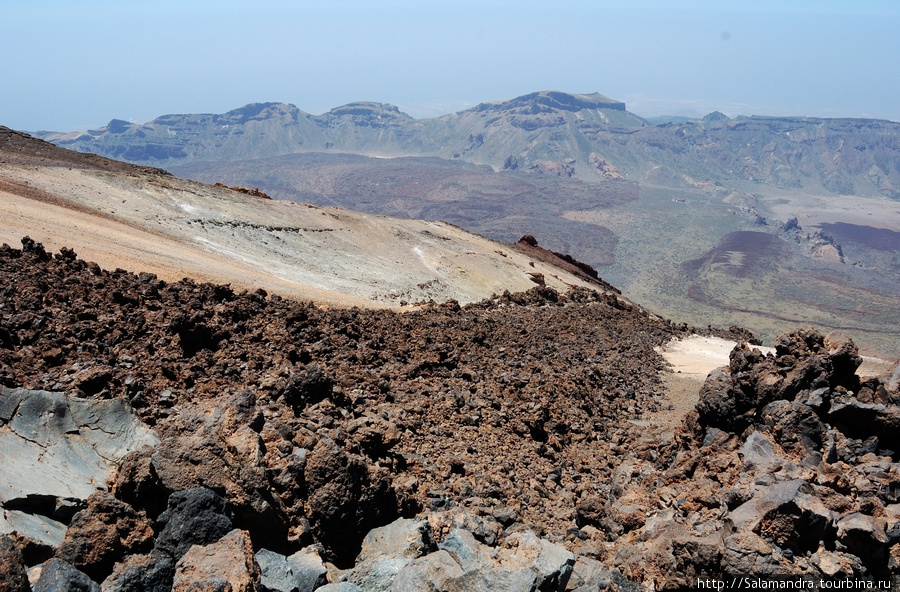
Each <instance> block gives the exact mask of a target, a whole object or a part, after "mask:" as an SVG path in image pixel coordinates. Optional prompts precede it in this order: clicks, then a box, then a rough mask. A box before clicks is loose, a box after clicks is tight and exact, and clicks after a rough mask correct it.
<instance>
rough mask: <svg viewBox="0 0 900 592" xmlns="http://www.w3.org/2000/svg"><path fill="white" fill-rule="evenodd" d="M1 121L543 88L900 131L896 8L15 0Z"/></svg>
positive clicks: (740, 0) (667, 106) (809, 1)
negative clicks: (858, 120) (872, 123)
mask: <svg viewBox="0 0 900 592" xmlns="http://www.w3.org/2000/svg"><path fill="white" fill-rule="evenodd" d="M0 23H3V27H2V34H0V125H5V126H7V127H11V128H13V129H19V130H24V131H39V130H52V131H74V130H85V129H91V128H96V127H100V126H102V125H105V124H106V123H107V122H109V120H111V119H114V118H116V119H124V120H127V121H134V122H138V123H144V122H147V121H150V120H152V119H153V118H155V117H158V116H160V115H165V114H170V113H224V112H225V111H229V110H231V109H235V108H238V107H241V106H243V105H245V104H248V103H254V102H268V101H273V102H285V103H292V104H294V105H296V106H297V107H299V108H300V109H301V110H303V111H306V112H308V113H312V114H320V113H323V112H325V111H328V110H330V109H332V108H334V107H337V106H340V105H344V104H346V103H349V102H352V101H378V102H384V103H392V104H394V105H397V106H399V107H400V109H401V110H402V111H405V112H406V113H409V114H410V115H412V116H413V117H417V118H422V117H433V116H437V115H441V114H444V113H450V112H454V111H458V110H462V109H465V108H468V107H471V106H474V105H476V104H478V103H480V102H484V101H493V100H502V99H510V98H513V97H516V96H520V95H523V94H527V93H530V92H534V91H539V90H560V91H565V92H572V93H591V92H599V93H601V94H604V95H606V96H608V97H611V98H613V99H617V100H620V101H624V102H625V103H626V107H627V109H628V110H629V111H631V112H633V113H636V114H638V115H641V116H643V117H655V116H660V115H687V116H701V115H704V114H706V113H709V112H711V111H714V110H718V111H722V112H723V113H725V114H726V115H729V116H732V117H733V116H737V115H755V114H758V115H806V116H815V117H871V118H880V119H890V120H893V121H900V2H897V1H896V0H840V1H838V0H778V1H773V0H747V1H745V0H684V1H678V0H669V1H664V0H618V1H616V2H612V1H607V0H593V1H567V0H556V1H555V2H549V1H548V0H540V1H532V0H520V1H517V2H512V1H508V0H477V1H474V0H473V1H469V0H460V1H453V2H451V1H445V0H420V1H412V0H379V1H377V2H373V1H362V0H329V1H324V0H311V1H304V0H291V1H287V0H253V1H239V0H215V1H212V0H178V1H171V0H153V1H152V2H150V1H141V0H115V1H112V0H0Z"/></svg>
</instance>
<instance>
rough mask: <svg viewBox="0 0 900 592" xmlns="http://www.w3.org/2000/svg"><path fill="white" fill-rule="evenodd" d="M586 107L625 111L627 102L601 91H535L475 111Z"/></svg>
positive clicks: (482, 104) (535, 110)
mask: <svg viewBox="0 0 900 592" xmlns="http://www.w3.org/2000/svg"><path fill="white" fill-rule="evenodd" d="M585 109H613V110H616V111H625V103H623V102H621V101H616V100H615V99H610V98H609V97H607V96H604V95H601V94H600V93H591V94H575V93H565V92H560V91H556V90H544V91H539V92H533V93H530V94H527V95H522V96H521V97H516V98H515V99H510V100H508V101H493V102H489V103H481V104H480V105H477V106H475V107H473V109H472V110H473V111H516V112H519V113H523V114H535V113H548V112H552V111H583V110H585Z"/></svg>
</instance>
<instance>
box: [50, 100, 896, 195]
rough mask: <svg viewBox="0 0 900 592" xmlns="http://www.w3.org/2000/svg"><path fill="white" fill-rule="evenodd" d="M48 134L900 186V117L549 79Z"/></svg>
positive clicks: (138, 147) (572, 173)
mask: <svg viewBox="0 0 900 592" xmlns="http://www.w3.org/2000/svg"><path fill="white" fill-rule="evenodd" d="M35 135H36V136H38V137H40V138H43V139H45V140H48V141H51V142H53V143H55V144H57V145H59V146H62V147H65V148H69V149H72V150H77V151H80V152H92V153H96V154H101V155H103V156H107V157H110V158H117V159H122V160H127V161H129V162H134V163H139V164H146V165H152V166H158V167H172V166H177V165H184V164H187V163H191V162H198V161H220V162H221V161H238V160H248V159H259V158H267V157H271V156H281V155H286V154H297V153H306V152H337V153H354V154H363V155H368V156H384V157H395V156H437V157H441V158H446V159H453V160H462V161H466V162H471V163H475V164H487V165H490V166H492V167H493V168H494V169H495V170H501V169H519V170H531V171H534V172H537V173H544V174H555V175H559V176H567V177H576V178H579V179H582V180H585V181H588V182H590V181H594V180H597V179H600V178H607V179H629V180H637V181H641V182H645V183H650V184H658V185H663V186H667V185H671V184H673V183H674V184H675V185H678V186H680V185H683V184H684V183H687V184H692V183H695V182H699V181H705V180H708V181H719V182H724V183H728V184H734V183H747V185H746V186H745V187H742V188H743V189H744V190H748V188H750V187H752V186H753V185H758V184H763V185H767V186H771V187H780V188H786V189H805V190H810V191H827V192H829V193H839V194H840V193H848V194H850V193H852V194H855V195H872V196H884V197H891V198H900V123H895V122H890V121H882V120H869V119H821V118H809V117H764V116H753V117H737V118H734V119H729V118H728V117H726V116H724V115H722V114H721V113H714V114H710V116H707V117H706V118H704V119H703V120H691V121H684V122H675V123H666V124H661V125H653V124H651V123H650V122H648V121H647V120H645V119H643V118H641V117H639V116H637V115H635V114H633V113H631V112H629V111H627V109H626V105H625V103H622V102H620V101H616V100H613V99H610V98H608V97H606V96H604V95H601V94H599V93H593V94H571V93H564V92H558V91H542V92H535V93H530V94H527V95H523V96H520V97H517V98H514V99H510V100H505V101H494V102H485V103H481V104H479V105H476V106H475V107H472V108H471V109H467V110H465V111H460V112H457V113H451V114H448V115H443V116H441V117H436V118H430V119H413V118H412V117H410V116H409V115H407V114H406V113H403V112H402V111H400V110H399V109H398V108H397V107H396V106H394V105H391V104H387V103H375V102H356V103H350V104H347V105H343V106H340V107H336V108H334V109H332V110H331V111H328V112H327V113H324V114H322V115H311V114H309V113H305V112H303V111H301V110H300V109H298V108H297V107H296V106H294V105H290V104H284V103H253V104H250V105H246V106H244V107H241V108H239V109H234V110H232V111H229V112H227V113H223V114H187V115H164V116H162V117H158V118H156V119H154V120H153V121H151V122H148V123H145V124H135V123H129V122H126V121H122V120H118V119H114V120H112V121H111V122H110V123H109V124H108V125H107V126H105V127H102V128H99V129H96V130H88V131H84V132H75V133H68V134H65V133H56V132H39V133H37V134H35Z"/></svg>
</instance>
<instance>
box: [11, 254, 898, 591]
mask: <svg viewBox="0 0 900 592" xmlns="http://www.w3.org/2000/svg"><path fill="white" fill-rule="evenodd" d="M22 246H23V248H22V250H17V249H12V248H10V247H8V246H4V247H3V248H2V249H0V274H2V277H3V279H4V282H3V285H4V286H6V287H5V288H4V289H2V290H0V383H2V385H4V386H3V387H2V390H0V419H2V424H0V437H2V438H3V441H4V442H5V444H4V455H5V458H6V459H8V460H9V461H11V462H10V465H6V464H5V465H4V467H7V466H19V463H20V460H19V458H20V455H21V454H25V455H26V456H27V455H29V454H32V453H28V452H21V453H20V452H19V449H20V448H21V446H20V445H19V444H18V442H23V443H25V442H34V443H36V444H37V445H38V446H44V447H45V451H44V452H43V453H42V454H41V457H42V459H43V461H42V462H43V464H42V465H40V466H38V468H37V469H36V470H37V471H40V472H41V473H46V474H47V475H65V476H66V478H67V479H68V480H69V482H70V484H71V485H75V484H76V483H77V482H78V480H79V479H84V478H88V479H93V480H88V481H87V483H88V484H90V486H89V487H87V490H85V491H81V490H77V491H76V490H75V489H74V488H70V489H69V490H60V491H49V490H48V491H41V492H38V493H36V494H32V493H28V492H27V491H25V490H22V491H24V493H22V494H11V495H5V496H4V498H3V500H2V505H3V521H2V522H0V530H2V532H3V533H7V534H8V535H9V536H8V537H3V536H0V550H2V552H3V553H4V554H5V557H7V558H8V560H7V561H4V562H3V567H2V568H0V581H3V582H10V583H9V584H6V585H8V586H9V587H8V589H11V590H28V589H29V588H28V583H27V581H26V579H25V578H26V572H29V573H30V577H31V580H32V582H33V585H34V590H48V589H54V588H52V586H59V585H67V586H73V585H76V583H77V582H82V584H78V585H81V586H82V588H79V589H98V585H99V584H101V583H102V589H103V590H170V589H171V590H187V589H193V588H191V587H192V586H213V585H214V582H215V581H220V582H222V581H227V582H228V583H229V585H230V586H231V589H235V590H237V589H240V590H266V589H269V590H294V589H298V590H299V589H301V588H299V587H298V586H299V585H298V584H297V583H296V582H297V581H298V580H297V579H295V580H289V581H292V582H295V583H288V584H284V583H278V582H279V581H281V580H279V578H282V576H283V577H284V578H287V577H288V576H290V577H291V578H294V577H295V576H296V578H298V579H300V580H303V581H304V582H307V583H306V584H305V586H306V587H304V588H302V589H304V590H313V589H323V590H326V591H329V590H338V589H343V590H357V589H362V590H388V589H390V590H407V589H409V590H412V589H434V590H491V589H506V590H535V589H542V590H575V589H578V590H597V589H601V588H609V587H613V589H614V588H615V587H618V588H619V589H634V588H633V587H634V586H635V585H637V584H638V583H640V584H642V585H644V586H652V587H654V588H655V589H678V588H683V587H684V586H687V585H691V584H692V583H693V582H694V581H695V579H696V578H697V577H713V578H726V577H727V578H730V577H732V576H735V575H739V574H741V575H743V574H747V573H750V574H753V575H756V576H759V577H762V578H772V577H776V576H804V577H809V578H816V579H818V578H828V579H835V580H842V579H844V578H857V579H859V578H877V579H878V580H879V581H883V580H887V579H891V578H895V577H896V576H897V574H898V564H897V562H896V557H897V556H898V553H900V551H897V549H900V544H898V541H900V538H898V537H897V536H896V531H897V529H898V528H900V522H898V520H900V511H898V510H897V507H898V504H897V490H898V487H900V486H898V483H900V464H898V463H896V460H897V459H896V455H897V452H896V450H897V449H898V446H897V442H895V440H896V423H897V422H898V421H900V419H898V418H900V414H898V409H900V407H897V402H898V401H900V391H898V376H900V375H898V370H897V369H896V368H895V369H894V371H893V373H892V374H891V373H889V374H888V375H886V376H884V377H883V378H881V379H868V380H866V381H861V380H860V379H859V378H858V377H857V376H856V375H855V374H854V371H855V369H856V367H857V365H858V364H859V362H860V359H859V356H858V354H857V353H856V348H855V346H854V345H853V344H852V343H850V342H847V341H833V340H826V339H823V338H822V336H821V335H819V334H817V333H815V332H810V331H803V332H798V333H795V334H792V335H789V336H787V337H785V338H784V339H782V340H781V341H779V343H778V345H777V348H776V353H775V355H774V356H773V355H772V354H769V355H763V354H761V353H759V352H754V351H751V350H749V349H746V348H744V349H740V348H738V349H736V350H735V351H734V352H733V353H732V354H731V362H730V365H729V367H727V368H724V369H722V370H721V371H718V372H715V373H713V374H712V375H711V376H710V377H709V379H708V380H707V382H706V385H705V386H704V389H703V391H702V393H701V398H700V402H699V404H698V405H697V409H696V411H695V412H693V413H691V414H689V415H688V416H687V417H686V418H685V420H684V423H683V427H682V428H681V429H680V430H679V431H678V432H677V433H676V435H675V437H674V438H671V437H669V436H666V435H665V432H664V431H662V430H654V429H652V426H653V425H655V421H654V417H655V416H656V415H659V414H662V415H665V414H667V413H668V411H667V409H668V408H670V407H669V405H670V403H668V402H667V400H666V396H665V392H664V389H663V388H662V384H661V382H660V374H659V373H660V371H661V370H663V369H664V367H665V364H664V362H663V360H662V358H661V357H659V354H657V353H656V351H655V348H656V347H659V346H660V345H662V344H663V343H664V342H666V341H667V340H668V339H670V338H671V337H673V336H678V335H686V334H687V333H688V332H690V329H689V328H687V327H685V326H674V325H672V324H671V323H668V322H665V321H662V320H660V319H658V318H656V317H653V316H649V315H648V314H647V313H646V312H644V311H642V310H641V309H639V308H636V307H634V306H632V305H629V304H627V303H625V302H623V301H621V300H619V299H617V298H616V297H615V296H614V295H602V294H599V293H596V292H591V291H586V290H577V291H573V292H571V293H569V294H567V295H561V294H559V293H557V292H555V291H552V290H549V289H547V288H534V289H532V290H531V291H530V292H527V293H521V294H507V295H504V296H499V297H495V298H493V299H491V300H486V301H484V302H480V303H476V304H471V305H468V306H465V307H460V306H459V305H457V304H456V303H454V302H450V303H447V304H444V305H433V306H429V307H424V308H422V309H420V310H418V311H413V312H408V313H405V314H397V313H394V312H390V311H378V310H372V311H365V310H360V309H352V310H346V309H334V310H324V309H321V308H317V307H315V306H313V305H311V304H308V303H298V302H294V301H290V300H285V299H281V298H279V297H274V296H273V297H270V296H268V295H266V294H265V293H264V292H261V291H258V292H243V293H235V292H234V291H232V290H231V289H230V288H228V287H226V286H216V285H211V284H197V283H194V282H191V281H188V280H184V281H180V282H176V283H167V282H164V281H161V280H159V279H158V278H156V277H155V276H153V275H150V274H142V275H133V274H130V273H127V272H124V271H122V270H117V271H114V272H109V271H105V270H103V269H101V268H99V267H97V266H96V265H94V264H89V263H86V262H84V261H82V260H79V259H77V257H76V255H75V254H74V253H73V252H72V251H68V250H63V251H61V252H60V253H58V254H56V255H51V254H50V253H47V252H46V250H45V249H44V248H43V246H42V245H40V244H38V243H34V242H33V241H31V240H28V239H25V240H23V241H22ZM13 387H14V388H13ZM20 387H24V388H20ZM24 389H28V390H24ZM26 401H30V402H29V403H27V404H26ZM104 404H115V405H118V406H119V407H123V406H124V408H123V409H124V410H125V411H127V413H132V412H131V411H129V410H131V409H133V414H134V415H135V416H136V417H138V418H140V419H141V420H142V421H143V422H144V424H145V425H146V426H147V427H149V428H152V429H153V436H152V437H151V438H149V439H147V438H145V439H144V441H143V442H137V443H134V438H133V437H131V436H124V435H121V434H123V432H121V431H119V429H118V428H113V427H111V425H106V426H105V427H104V426H98V427H96V428H94V427H91V426H92V425H93V424H92V423H91V421H93V420H88V419H85V420H80V419H75V423H74V426H75V427H74V428H72V427H69V428H65V429H63V432H66V433H68V434H71V435H70V436H68V437H67V438H60V436H59V432H57V435H56V436H54V437H52V438H49V439H45V436H42V435H41V434H44V433H46V432H44V431H43V430H44V429H45V428H43V427H41V426H44V425H47V426H52V425H55V423H57V422H59V421H60V419H62V418H66V417H67V416H69V415H70V413H69V412H65V411H64V409H66V408H68V409H96V410H97V411H95V412H94V413H102V414H103V415H106V412H100V411H99V409H100V406H101V405H104ZM79 413H81V414H82V416H83V415H84V413H83V412H79ZM71 416H72V417H76V414H71ZM85 417H86V416H85ZM66 421H68V420H66ZM128 421H131V420H128V419H127V415H126V416H123V419H122V420H116V422H115V425H117V426H126V425H128V423H127V422H128ZM29 422H30V423H29ZM27 425H32V426H34V427H32V428H27V427H26V426H27ZM62 425H63V426H64V425H65V424H64V423H63V424H62ZM140 429H141V430H146V429H147V428H145V427H142V428H140ZM29 430H31V431H29ZM98 431H99V432H102V433H103V434H106V435H107V437H109V434H113V438H119V442H120V444H119V446H118V447H115V446H113V445H110V444H106V445H105V448H104V450H108V451H110V450H115V451H116V452H115V453H112V452H106V453H103V458H104V459H105V460H106V462H107V463H110V464H109V465H107V466H110V467H113V469H114V475H115V477H114V478H112V479H111V480H110V481H109V482H108V484H105V483H104V482H103V478H104V477H102V476H103V475H106V474H107V473H102V472H101V473H91V474H95V475H100V476H101V477H100V478H98V477H78V474H80V473H79V471H77V470H75V469H76V468H81V467H82V464H83V463H82V462H81V461H77V462H76V461H74V460H73V457H72V455H71V454H70V453H68V452H66V450H67V449H68V445H69V443H70V441H72V440H71V438H76V439H79V438H81V439H85V440H86V441H87V442H88V443H89V444H90V443H91V442H92V441H94V440H92V439H91V434H93V433H97V432H98ZM115 434H120V435H119V436H116V435H115ZM17 438H18V439H17ZM670 438H671V439H670ZM42 442H45V443H44V444H41V443H42ZM50 442H56V443H55V444H52V445H51V444H50ZM129 442H132V443H134V444H133V445H137V444H143V443H146V444H147V445H146V446H144V447H143V448H138V449H137V450H135V449H134V448H130V449H129V448H127V446H128V443H129ZM13 443H14V444H13ZM95 449H96V450H98V452H100V451H101V450H100V449H98V448H96V446H95ZM129 450H131V451H130V452H129ZM53 459H60V460H62V459H69V460H68V462H66V463H63V464H64V466H63V467H62V469H59V468H54V463H53ZM85 462H87V461H85ZM60 470H62V471H64V472H62V473H60V472H59V471H60ZM73 471H74V472H73ZM4 474H6V473H4ZM4 478H8V479H9V481H10V484H11V485H12V486H13V488H12V489H11V491H16V489H15V487H17V486H18V485H19V484H21V483H23V482H24V483H27V482H29V480H30V479H32V477H31V476H29V475H21V476H20V475H9V474H6V477H4ZM45 480H46V478H42V480H41V481H45ZM32 482H33V481H32ZM91 489H94V490H96V491H97V492H96V493H93V494H90V495H87V493H88V492H89V491H90V490H91ZM398 517H405V518H410V519H412V518H415V520H406V521H404V520H400V521H399V522H398V521H396V519H397V518H398ZM387 524H391V526H390V527H389V528H386V529H381V530H378V529H376V530H372V529H373V528H376V527H381V526H384V525H387ZM48 529H49V530H48ZM54 529H55V530H54ZM50 531H53V532H55V533H56V534H55V535H53V536H47V535H46V533H47V532H50ZM32 566H34V567H33V568H32ZM279 574H281V575H279ZM285 574H286V575H285ZM329 582H330V583H329ZM326 583H328V584H327V585H328V586H331V588H326V587H325V586H324V585H325V584H326ZM218 585H221V584H218ZM354 586H355V587H354ZM66 589H71V588H66ZM204 589H206V588H204ZM215 589H220V588H215Z"/></svg>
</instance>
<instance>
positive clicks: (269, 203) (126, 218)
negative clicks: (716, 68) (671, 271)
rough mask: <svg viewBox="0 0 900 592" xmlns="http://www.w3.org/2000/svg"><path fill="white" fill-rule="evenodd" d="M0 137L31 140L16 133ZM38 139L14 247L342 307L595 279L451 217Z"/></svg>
mask: <svg viewBox="0 0 900 592" xmlns="http://www.w3.org/2000/svg"><path fill="white" fill-rule="evenodd" d="M3 140H4V141H7V142H8V143H9V144H10V145H12V144H13V141H14V140H15V141H19V142H21V141H23V140H22V139H21V138H20V137H18V136H16V135H15V133H13V132H5V135H4V137H3ZM33 142H35V141H33V140H32V144H28V143H27V142H25V149H24V151H23V150H15V152H14V155H15V158H13V156H7V157H6V158H5V159H3V160H5V162H0V192H2V196H3V201H2V204H0V209H2V213H3V218H2V222H0V239H2V240H3V241H5V242H7V243H8V244H12V245H15V244H18V242H19V239H21V238H22V236H25V235H29V236H31V237H32V238H33V239H35V240H39V241H41V242H43V243H44V244H45V245H46V246H47V247H48V248H51V249H58V248H60V247H62V246H66V247H68V248H73V249H76V251H77V252H79V253H81V254H82V255H83V256H84V257H87V258H89V259H91V260H94V261H96V262H98V263H100V264H102V265H103V266H104V267H107V268H111V269H115V268H117V267H123V268H127V269H142V270H146V271H150V272H153V273H156V274H157V275H158V276H159V277H162V278H166V279H180V278H181V277H184V276H188V277H193V278H195V279H200V280H203V281H216V282H220V283H231V284H233V285H234V286H235V287H240V288H248V289H257V288H263V289H265V290H267V291H271V292H274V293H279V294H283V295H289V296H294V297H301V298H310V299H313V300H316V301H319V302H323V303H326V302H327V303H332V304H341V305H358V306H395V307H396V306H400V305H401V304H403V303H409V304H413V303H416V302H421V301H427V300H431V299H434V300H436V301H441V302H442V301H444V300H450V299H456V300H458V301H460V302H472V301H476V300H480V299H482V298H486V297H489V296H490V295H491V294H493V293H502V292H503V291H505V290H510V291H522V290H527V289H529V288H530V287H533V286H535V285H536V283H537V282H539V281H540V282H543V283H545V284H546V285H548V286H552V287H556V288H558V289H561V290H566V289H567V288H569V287H574V286H586V285H588V284H589V283H590V282H586V281H585V279H584V278H581V277H578V276H576V275H573V274H571V273H567V272H566V271H564V270H562V269H559V268H557V267H555V266H553V265H550V264H547V263H545V262H542V261H538V260H536V259H532V258H530V257H528V256H526V255H524V254H522V253H520V252H517V251H515V250H513V249H511V248H510V247H508V246H506V245H502V244H500V243H496V242H494V241H490V240H488V239H485V238H482V237H480V236H476V235H473V234H470V233H468V232H465V231H463V230H462V229H460V228H458V227H455V226H453V225H450V224H445V223H436V222H422V221H410V220H399V219H393V218H388V217H384V216H375V215H367V214H358V213H355V212H350V211H346V210H342V209H340V208H331V207H318V206H309V205H304V204H298V203H293V202H278V201H273V200H268V199H263V198H259V197H254V196H250V195H247V194H244V193H241V192H237V191H233V190H230V189H227V188H223V187H212V186H208V185H203V184H200V183H195V182H191V181H185V180H181V179H177V178H174V177H171V176H169V175H165V174H160V172H158V171H152V170H144V169H140V168H138V167H132V169H131V170H129V171H127V174H121V173H120V172H118V171H109V170H104V169H103V168H101V167H98V166H96V165H94V164H93V163H92V162H90V161H83V162H80V163H74V164H75V165H76V166H71V165H72V164H73V163H71V162H67V161H66V160H64V159H62V157H61V156H60V155H59V154H56V152H53V151H57V152H59V153H63V152H64V151H61V150H59V149H58V148H55V147H52V146H51V145H49V144H47V145H45V146H43V147H42V148H43V149H45V150H48V151H49V153H50V156H49V157H45V156H40V158H39V157H38V155H37V154H36V153H35V148H34V144H33ZM41 144H43V143H41ZM29 151H31V153H29ZM76 156H77V155H76ZM66 158H71V157H70V156H66ZM82 158H87V156H86V155H83V156H82ZM121 166H127V165H121ZM593 285H599V284H593Z"/></svg>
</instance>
